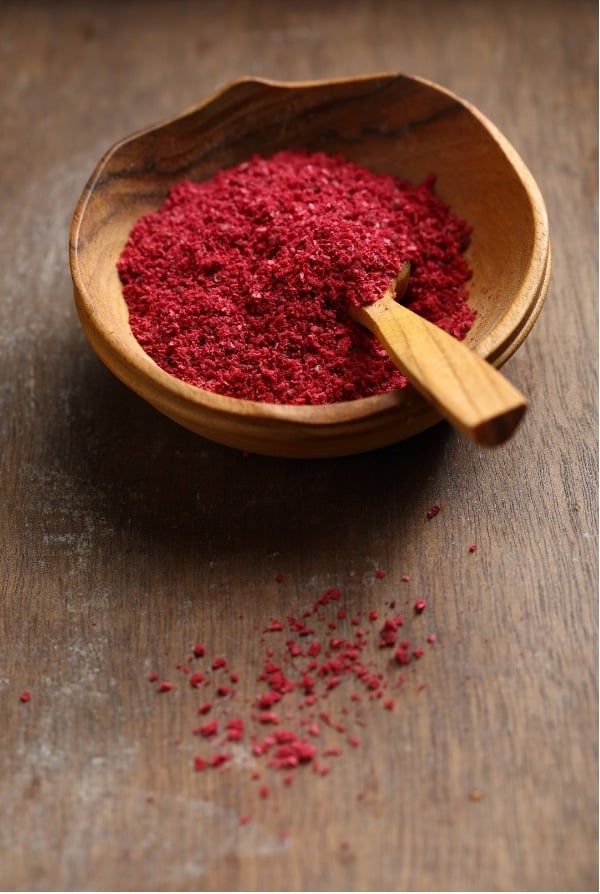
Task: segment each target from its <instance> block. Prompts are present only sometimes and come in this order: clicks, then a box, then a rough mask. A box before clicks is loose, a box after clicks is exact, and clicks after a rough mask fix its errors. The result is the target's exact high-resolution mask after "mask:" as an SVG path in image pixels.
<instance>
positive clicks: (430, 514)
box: [427, 503, 442, 518]
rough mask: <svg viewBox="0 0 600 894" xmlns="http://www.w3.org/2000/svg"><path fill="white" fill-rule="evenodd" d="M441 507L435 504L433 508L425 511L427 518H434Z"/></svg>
mask: <svg viewBox="0 0 600 894" xmlns="http://www.w3.org/2000/svg"><path fill="white" fill-rule="evenodd" d="M441 509H442V507H441V506H438V505H437V503H436V504H435V505H434V506H430V508H429V509H428V510H427V518H435V517H436V515H437V514H438V513H439V512H441Z"/></svg>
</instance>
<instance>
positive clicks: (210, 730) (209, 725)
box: [197, 720, 219, 738]
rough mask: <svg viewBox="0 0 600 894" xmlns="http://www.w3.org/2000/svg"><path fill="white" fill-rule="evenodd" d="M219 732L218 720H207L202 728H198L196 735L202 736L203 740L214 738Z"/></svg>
mask: <svg viewBox="0 0 600 894" xmlns="http://www.w3.org/2000/svg"><path fill="white" fill-rule="evenodd" d="M218 732H219V721H218V720H208V721H207V722H206V723H203V724H202V726H199V727H198V733H197V734H198V735H200V736H204V737H205V738H209V737H210V736H216V735H217V733H218Z"/></svg>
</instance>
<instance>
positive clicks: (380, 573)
mask: <svg viewBox="0 0 600 894" xmlns="http://www.w3.org/2000/svg"><path fill="white" fill-rule="evenodd" d="M375 577H376V578H378V579H379V580H383V578H384V577H385V571H376V572H375Z"/></svg>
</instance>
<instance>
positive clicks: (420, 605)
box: [415, 599, 427, 615]
mask: <svg viewBox="0 0 600 894" xmlns="http://www.w3.org/2000/svg"><path fill="white" fill-rule="evenodd" d="M426 608H427V602H426V601H425V599H417V601H416V602H415V611H416V612H417V614H418V615H420V614H421V612H424V611H425V609H426Z"/></svg>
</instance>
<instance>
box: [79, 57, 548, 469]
mask: <svg viewBox="0 0 600 894" xmlns="http://www.w3.org/2000/svg"><path fill="white" fill-rule="evenodd" d="M300 148H302V149H306V150H308V151H323V152H327V153H329V154H338V153H339V154H341V155H343V156H345V157H346V158H348V159H349V160H351V161H354V162H356V163H357V164H360V165H362V166H363V167H366V168H369V169H371V170H373V171H375V172H385V173H389V174H394V175H397V176H400V177H403V178H406V179H408V180H411V181H415V182H416V181H420V180H422V179H424V178H425V177H426V176H427V175H428V174H430V173H434V174H436V176H437V181H436V192H437V194H438V196H439V197H440V198H441V199H443V200H444V201H446V202H448V203H449V204H450V206H451V208H452V211H453V212H454V213H455V214H457V215H458V216H459V217H461V218H464V219H465V220H467V221H468V222H469V223H470V224H471V225H472V226H473V239H472V243H471V246H470V248H469V249H468V260H469V263H470V266H471V268H472V270H473V278H472V281H471V283H470V304H471V305H472V306H473V307H474V308H476V310H477V319H476V323H475V325H474V327H473V329H472V330H471V332H470V333H469V335H468V337H467V343H468V344H469V345H470V346H471V347H472V348H473V349H474V350H475V351H477V352H478V353H479V354H480V355H481V356H482V357H485V358H486V359H487V360H489V361H490V362H491V363H493V364H494V365H495V366H497V367H500V366H501V365H502V364H503V363H504V362H505V361H506V360H507V359H508V358H509V357H510V356H511V355H512V354H513V353H514V351H516V349H517V348H518V347H519V345H520V344H521V343H522V342H523V340H524V339H525V337H526V336H527V334H528V333H529V331H530V329H531V327H532V326H533V324H534V322H535V320H536V318H537V316H538V314H539V312H540V310H541V307H542V304H543V302H544V299H545V297H546V293H547V291H548V283H549V276H550V243H549V238H548V224H547V215H546V209H545V206H544V201H543V198H542V196H541V194H540V191H539V189H538V187H537V185H536V183H535V181H534V180H533V178H532V176H531V174H530V172H529V171H528V169H527V168H526V166H525V165H524V163H523V161H522V160H521V158H520V157H519V155H518V154H517V153H516V152H515V150H514V149H513V148H512V147H511V145H510V144H509V143H508V141H507V140H506V139H505V138H504V137H503V136H502V134H500V133H499V131H498V130H497V129H496V128H495V127H494V125H492V124H491V123H490V122H489V121H488V120H487V119H486V118H485V117H484V116H483V115H482V114H481V113H480V112H479V111H477V109H475V108H474V107H473V106H472V105H470V104H469V103H467V102H465V101H464V100H461V99H460V98H458V97H457V96H455V95H454V94H452V93H450V92H449V91H448V90H445V89H443V88H441V87H439V86H437V85H435V84H432V83H430V82H427V81H424V80H422V79H419V78H414V77H407V76H404V75H396V74H383V75H371V76H366V77H356V78H349V79H343V80H334V81H316V82H306V83H305V82H303V83H276V82H273V81H265V80H256V79H252V78H243V79H241V80H238V81H235V82H234V83H232V84H230V85H229V86H227V87H225V88H224V89H222V90H219V91H217V92H216V93H215V94H213V95H212V96H211V97H209V98H208V99H207V100H205V101H204V102H202V103H200V104H199V105H197V106H195V107H194V108H192V109H190V110H188V111H186V112H184V113H182V114H181V115H178V116H177V117H175V118H172V119H170V120H168V121H165V122H163V123H160V124H158V125H155V126H152V127H149V128H147V129H146V130H143V131H140V132H139V133H136V134H133V135H132V136H129V137H126V138H125V139H123V140H121V141H120V142H118V143H117V144H116V145H115V146H113V147H112V148H111V149H109V151H108V152H107V153H106V154H105V155H104V156H103V158H102V159H101V160H100V162H99V163H98V165H97V167H96V169H95V171H94V173H93V174H92V176H91V178H90V180H89V182H88V184H87V186H86V187H85V190H84V191H83V194H82V196H81V198H80V200H79V203H78V205H77V209H76V211H75V215H74V218H73V223H72V228H71V244H70V262H71V272H72V277H73V282H74V287H75V302H76V306H77V311H78V314H79V317H80V320H81V324H82V326H83V329H84V331H85V333H86V334H87V337H88V339H89V341H90V343H91V345H92V347H93V348H94V349H95V351H96V352H97V354H98V355H99V356H100V358H101V359H102V360H103V361H104V363H105V364H106V366H107V367H108V368H109V369H110V370H112V372H113V373H114V374H115V375H116V376H118V378H119V379H121V380H122V381H123V382H124V383H125V384H126V385H127V386H128V387H130V388H131V389H132V390H133V391H135V392H136V393H137V394H139V395H141V397H143V398H144V399H145V400H147V401H148V402H149V403H150V404H152V405H153V406H154V407H156V408H157V409H158V410H160V411H161V412H162V413H164V414H166V415H167V416H169V417H170V418H171V419H173V420H175V421H176V422H178V423H180V424H181V425H183V426H185V427H186V428H188V429H191V430H192V431H194V432H197V433H198V434H200V435H203V436H204V437H207V438H210V439H212V440H214V441H218V442H220V443H223V444H227V445H229V446H232V447H236V448H240V449H243V450H247V451H251V452H255V453H263V454H268V455H276V456H287V457H326V456H341V455H346V454H352V453H359V452H362V451H367V450H372V449H374V448H378V447H382V446H385V445H388V444H391V443H393V442H396V441H400V440H402V439H403V438H407V437H410V436H411V435H414V434H416V433H417V432H419V431H422V430H424V429H425V428H427V427H429V426H431V425H433V424H435V423H436V422H438V421H439V418H440V417H439V416H438V414H437V413H436V411H435V410H433V409H432V408H431V407H430V406H429V405H428V404H427V403H426V401H425V400H424V399H423V398H421V397H420V396H419V395H418V394H417V393H416V392H415V391H414V390H413V389H412V388H411V387H410V386H407V387H406V388H403V389H400V390H397V391H393V392H388V393H387V394H383V395H378V396H375V397H368V398H363V399H359V400H354V401H348V402H341V403H335V404H329V405H325V406H314V407H313V406H288V405H282V404H267V403H258V402H253V401H246V400H239V399H236V398H231V397H225V396H222V395H219V394H213V393H209V392H207V391H203V390H201V389H199V388H196V387H194V386H191V385H188V384H186V383H184V382H182V381H180V380H179V379H177V378H174V377H173V376H171V375H169V374H168V373H166V372H164V371H163V370H162V369H160V368H159V367H158V366H157V365H156V364H155V363H154V362H153V361H152V360H151V359H150V358H149V357H148V355H147V354H146V353H145V352H144V351H143V349H142V348H141V347H140V345H139V344H138V342H137V341H136V339H135V338H134V337H133V335H132V332H131V330H130V327H129V324H128V313H127V307H126V305H125V301H124V299H123V295H122V290H121V284H120V281H119V277H118V274H117V269H116V263H117V259H118V257H119V255H120V253H121V251H122V249H123V247H124V245H125V243H126V241H127V238H128V236H129V233H130V230H131V228H132V226H133V224H134V223H135V221H136V220H137V219H138V218H139V217H140V216H141V215H143V214H145V213H147V212H149V211H155V210H156V209H157V208H158V207H159V206H160V205H161V204H162V202H163V200H164V199H165V197H166V195H167V192H168V191H169V189H170V188H171V187H172V186H173V185H174V184H175V183H176V182H178V181H180V180H183V179H192V180H201V179H205V178H207V177H210V176H211V175H212V174H213V173H214V172H215V171H216V170H218V169H219V168H224V167H229V166H231V165H235V164H237V163H239V162H240V161H242V160H244V159H247V158H248V157H249V156H250V155H252V154H254V153H257V154H259V155H263V156H268V155H271V154H273V153H274V152H276V151H278V150H280V149H300Z"/></svg>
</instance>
